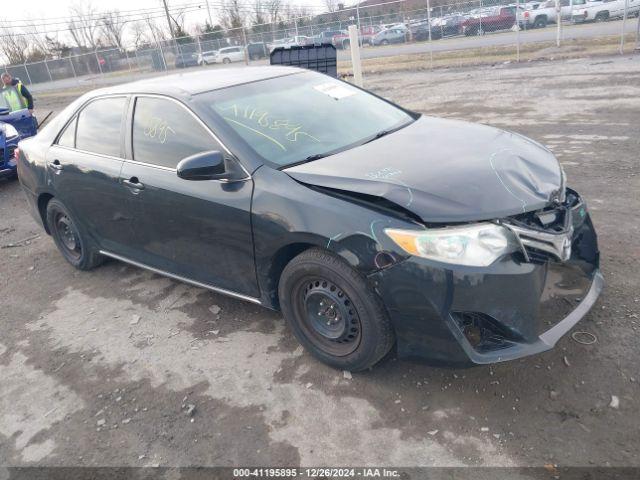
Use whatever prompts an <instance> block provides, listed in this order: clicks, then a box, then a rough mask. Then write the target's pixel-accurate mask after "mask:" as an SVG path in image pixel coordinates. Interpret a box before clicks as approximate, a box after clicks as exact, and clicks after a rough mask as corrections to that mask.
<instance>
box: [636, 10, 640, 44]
mask: <svg viewBox="0 0 640 480" xmlns="http://www.w3.org/2000/svg"><path fill="white" fill-rule="evenodd" d="M635 49H636V50H640V15H638V24H637V25H636V48H635Z"/></svg>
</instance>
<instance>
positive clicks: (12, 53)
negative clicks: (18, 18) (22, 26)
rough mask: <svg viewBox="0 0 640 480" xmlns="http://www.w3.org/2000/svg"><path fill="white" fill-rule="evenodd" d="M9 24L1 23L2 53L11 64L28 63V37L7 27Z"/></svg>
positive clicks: (0, 49)
mask: <svg viewBox="0 0 640 480" xmlns="http://www.w3.org/2000/svg"><path fill="white" fill-rule="evenodd" d="M8 23H9V22H4V21H1V22H0V25H2V26H0V38H1V41H0V53H2V55H4V57H5V58H6V59H7V61H8V62H9V63H10V64H14V63H24V62H26V61H27V57H28V53H27V49H28V47H29V43H28V42H27V37H26V36H25V35H23V34H21V32H16V31H15V30H14V29H13V28H11V27H7V26H5V25H8Z"/></svg>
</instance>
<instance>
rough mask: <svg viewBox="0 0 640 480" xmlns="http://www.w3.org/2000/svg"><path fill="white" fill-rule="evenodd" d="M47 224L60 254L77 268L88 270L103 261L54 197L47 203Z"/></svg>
mask: <svg viewBox="0 0 640 480" xmlns="http://www.w3.org/2000/svg"><path fill="white" fill-rule="evenodd" d="M47 226H48V227H49V231H50V232H51V236H52V237H53V241H54V242H55V244H56V246H57V247H58V250H60V253H62V256H63V257H64V258H65V260H67V261H68V262H69V263H70V264H71V265H73V266H74V267H76V268H77V269H78V270H90V269H92V268H94V267H97V266H98V265H100V264H101V263H102V262H103V261H104V257H103V256H102V255H100V254H99V253H98V250H97V248H95V246H94V245H93V242H92V241H91V239H90V238H89V237H88V235H86V234H85V233H84V232H83V231H82V230H81V229H80V227H79V226H78V224H77V223H76V221H75V220H74V219H73V217H72V216H71V214H70V213H69V211H68V210H67V208H66V207H65V206H64V204H63V203H62V202H60V201H59V200H57V199H55V198H54V199H51V200H50V201H49V203H48V204H47Z"/></svg>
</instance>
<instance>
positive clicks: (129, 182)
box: [122, 177, 144, 190]
mask: <svg viewBox="0 0 640 480" xmlns="http://www.w3.org/2000/svg"><path fill="white" fill-rule="evenodd" d="M122 183H123V184H125V185H126V186H127V187H131V188H133V189H134V190H144V184H143V183H140V182H139V181H138V179H137V178H136V177H131V178H130V179H129V180H123V181H122Z"/></svg>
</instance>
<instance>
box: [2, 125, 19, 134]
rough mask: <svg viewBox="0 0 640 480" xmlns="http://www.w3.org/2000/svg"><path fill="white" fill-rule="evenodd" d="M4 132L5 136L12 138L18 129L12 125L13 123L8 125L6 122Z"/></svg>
mask: <svg viewBox="0 0 640 480" xmlns="http://www.w3.org/2000/svg"><path fill="white" fill-rule="evenodd" d="M4 134H5V135H6V137H7V138H13V137H17V136H18V131H17V130H16V127H14V126H13V125H9V124H8V123H5V124H4Z"/></svg>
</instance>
